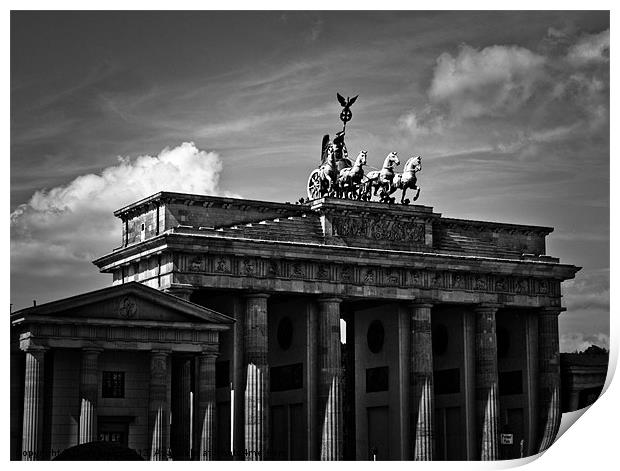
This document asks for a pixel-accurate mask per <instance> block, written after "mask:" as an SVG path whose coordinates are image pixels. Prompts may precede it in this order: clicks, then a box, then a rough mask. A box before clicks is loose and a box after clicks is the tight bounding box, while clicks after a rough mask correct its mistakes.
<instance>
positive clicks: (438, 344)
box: [432, 324, 449, 356]
mask: <svg viewBox="0 0 620 471" xmlns="http://www.w3.org/2000/svg"><path fill="white" fill-rule="evenodd" d="M432 336H433V338H432V342H433V353H434V354H435V355H437V356H441V355H443V354H444V353H446V351H447V350H448V343H449V336H448V328H447V327H446V326H445V325H443V324H435V325H434V326H433V333H432Z"/></svg>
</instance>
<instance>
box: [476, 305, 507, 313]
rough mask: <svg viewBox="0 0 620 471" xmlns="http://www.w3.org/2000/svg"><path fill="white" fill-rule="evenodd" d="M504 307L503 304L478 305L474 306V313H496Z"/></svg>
mask: <svg viewBox="0 0 620 471" xmlns="http://www.w3.org/2000/svg"><path fill="white" fill-rule="evenodd" d="M502 307H504V306H503V304H493V303H480V304H476V305H475V306H474V311H475V312H493V313H496V312H497V311H498V310H499V309H500V308H502Z"/></svg>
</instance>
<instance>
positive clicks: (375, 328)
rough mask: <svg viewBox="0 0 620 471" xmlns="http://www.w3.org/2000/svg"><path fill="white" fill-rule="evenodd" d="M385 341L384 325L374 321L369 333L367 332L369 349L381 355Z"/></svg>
mask: <svg viewBox="0 0 620 471" xmlns="http://www.w3.org/2000/svg"><path fill="white" fill-rule="evenodd" d="M384 339H385V330H384V329H383V324H382V323H381V321H379V320H374V321H372V322H371V323H370V325H369V326H368V332H366V342H367V343H368V349H369V350H370V351H371V352H372V353H379V352H380V351H381V349H382V348H383V341H384Z"/></svg>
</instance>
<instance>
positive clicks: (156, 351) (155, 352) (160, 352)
mask: <svg viewBox="0 0 620 471" xmlns="http://www.w3.org/2000/svg"><path fill="white" fill-rule="evenodd" d="M150 353H151V356H155V355H161V356H165V357H167V356H170V353H171V351H170V350H166V349H163V348H154V349H153V350H151V351H150Z"/></svg>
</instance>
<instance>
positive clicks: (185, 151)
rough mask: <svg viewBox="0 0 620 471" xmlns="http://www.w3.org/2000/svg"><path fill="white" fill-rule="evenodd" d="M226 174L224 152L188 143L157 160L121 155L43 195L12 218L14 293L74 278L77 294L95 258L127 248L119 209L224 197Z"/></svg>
mask: <svg viewBox="0 0 620 471" xmlns="http://www.w3.org/2000/svg"><path fill="white" fill-rule="evenodd" d="M221 170H222V164H221V161H220V158H219V156H218V155H217V154H215V153H213V152H207V151H204V150H200V149H198V148H197V147H196V146H195V145H194V143H192V142H184V143H183V144H181V145H179V146H177V147H174V148H165V149H164V150H162V151H161V152H160V153H159V154H158V155H156V156H150V155H143V156H139V157H137V158H135V159H130V158H122V157H121V158H119V163H118V164H117V165H114V166H111V167H108V168H106V169H104V170H103V171H102V172H101V173H100V174H88V175H82V176H80V177H78V178H76V179H74V180H73V181H72V182H70V183H68V184H67V185H64V186H58V187H55V188H52V189H49V190H40V191H37V192H35V193H34V195H32V197H31V198H30V200H29V201H28V203H25V204H22V205H20V206H18V207H17V208H16V209H15V211H13V213H12V214H11V277H12V279H13V286H12V289H13V291H14V292H15V293H20V294H21V293H22V292H27V291H29V292H30V293H31V294H34V293H36V292H37V290H38V289H44V287H42V286H39V287H38V286H36V285H35V286H32V285H29V286H20V280H21V281H23V282H27V281H28V280H29V279H30V278H29V277H36V278H37V279H38V280H39V283H40V284H45V283H47V282H48V281H49V282H50V283H51V282H52V281H53V278H54V277H57V276H66V281H65V283H66V286H67V288H65V289H70V286H71V283H72V280H74V279H79V278H80V277H81V276H83V275H84V274H85V273H90V272H92V270H93V268H94V267H93V266H92V265H91V264H90V261H91V260H92V259H93V258H95V257H97V256H100V255H102V254H104V253H106V252H109V251H111V250H112V249H113V248H114V247H117V246H118V245H120V237H121V229H120V224H119V222H118V220H117V219H116V218H115V217H114V216H113V214H112V212H113V211H114V210H116V209H118V208H120V207H122V206H124V205H127V204H129V203H132V202H134V201H137V200H139V199H141V198H144V197H146V196H149V195H151V194H153V193H156V192H158V191H162V190H165V191H179V192H185V193H199V194H220V193H221V192H220V190H219V187H218V181H219V175H220V172H221ZM67 294H70V293H67ZM73 294H74V293H73ZM13 302H18V300H16V299H13Z"/></svg>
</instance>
